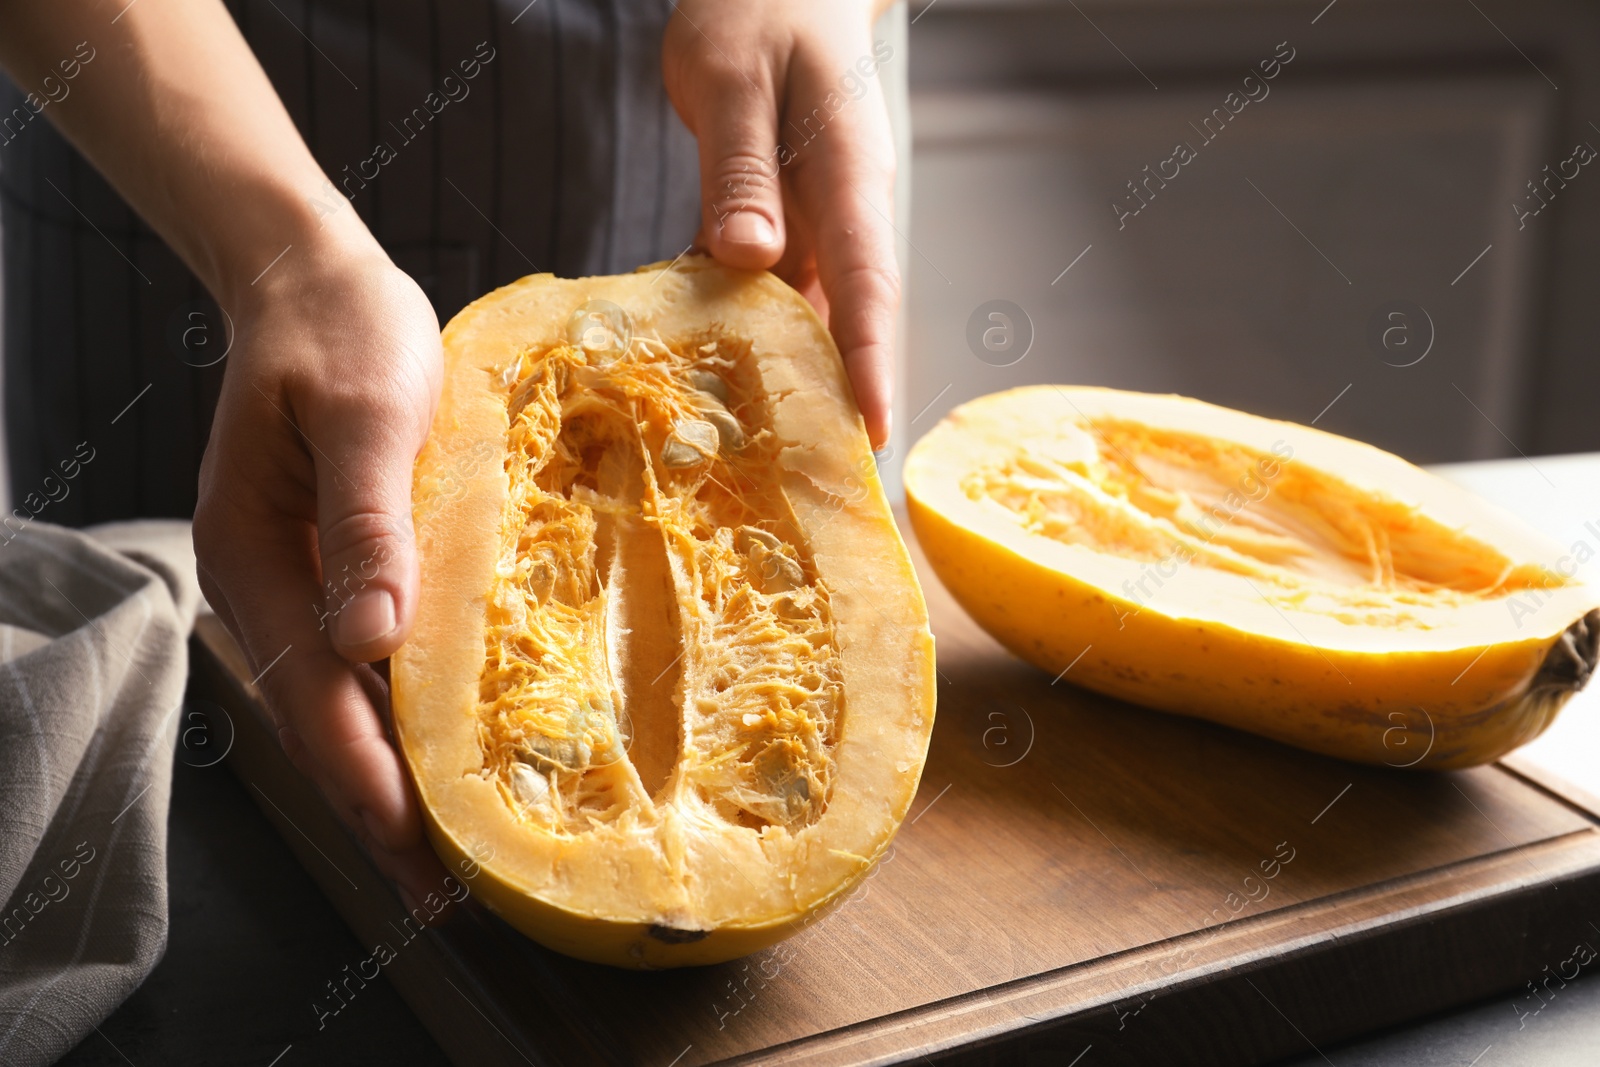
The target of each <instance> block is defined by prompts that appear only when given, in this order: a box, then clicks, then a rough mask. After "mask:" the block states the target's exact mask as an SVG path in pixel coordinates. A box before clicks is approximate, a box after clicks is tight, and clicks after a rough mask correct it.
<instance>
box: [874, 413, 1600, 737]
mask: <svg viewBox="0 0 1600 1067" xmlns="http://www.w3.org/2000/svg"><path fill="white" fill-rule="evenodd" d="M905 478H906V491H907V494H908V497H909V504H910V511H911V518H912V523H913V526H914V527H915V529H916V532H917V538H918V540H919V541H920V542H921V543H922V546H923V548H924V549H925V551H926V552H927V556H928V560H929V562H930V563H932V565H933V568H934V570H935V572H936V573H937V574H938V575H939V577H940V579H941V580H942V581H943V582H944V584H945V585H946V586H947V587H948V588H949V589H950V591H951V593H952V594H953V595H954V596H955V597H956V599H957V600H958V601H960V602H961V604H962V605H963V606H964V607H965V608H966V609H967V611H968V612H969V613H970V614H971V615H972V616H973V618H975V619H976V620H977V621H978V622H979V623H980V624H981V625H982V626H983V627H985V628H986V629H987V630H988V631H989V632H990V633H991V634H993V635H994V636H995V637H996V638H998V639H999V640H1000V641H1001V642H1002V643H1003V644H1005V645H1006V646H1007V647H1008V648H1010V649H1011V650H1012V651H1014V652H1015V653H1017V655H1019V656H1021V657H1023V658H1024V659H1027V660H1029V661H1031V662H1033V663H1035V664H1037V665H1038V666H1040V667H1042V668H1044V669H1045V670H1047V671H1049V672H1051V673H1052V674H1058V673H1059V674H1061V675H1062V676H1063V677H1064V678H1065V679H1066V680H1067V681H1070V682H1075V683H1077V684H1079V685H1082V686H1085V687H1087V688H1090V689H1095V690H1098V691H1100V692H1102V693H1107V694H1110V695H1112V696H1116V697H1120V698H1123V699H1126V700H1130V701H1134V702H1136V703H1139V704H1144V705H1148V706H1150V707H1154V708H1160V709H1163V710H1166V711H1171V712H1177V713H1180V714H1185V715H1194V716H1198V717H1201V718H1206V719H1210V720H1213V721H1215V722H1219V723H1223V724H1226V725H1229V726H1234V727H1239V728H1241V729H1245V730H1250V731H1253V732H1255V733H1259V734H1264V735H1266V736H1268V737H1273V738H1276V739H1278V740H1280V741H1286V742H1288V743H1290V744H1294V745H1299V746H1301V747H1303V748H1307V749H1311V750H1313V751H1317V752H1323V753H1327V754H1329V755H1335V756H1341V757H1344V758H1347V759H1352V760H1360V761H1363V762H1368V763H1381V764H1388V765H1390V766H1396V767H1400V766H1417V767H1460V766H1467V765H1471V764H1476V763H1483V762H1487V761H1489V760H1492V759H1495V758H1496V757H1498V756H1500V755H1503V754H1504V753H1506V752H1508V751H1510V750H1511V749H1513V748H1515V747H1516V746H1518V745H1520V744H1523V743H1524V742H1526V741H1529V740H1531V739H1532V738H1533V737H1535V736H1537V735H1538V734H1539V733H1540V732H1541V731H1542V730H1544V728H1545V727H1546V726H1548V725H1549V723H1550V721H1551V719H1552V718H1553V717H1554V716H1555V714H1556V712H1557V711H1558V710H1559V709H1560V707H1561V705H1562V704H1563V703H1564V702H1565V701H1566V699H1567V698H1568V697H1569V696H1570V695H1571V694H1572V693H1573V692H1574V691H1575V690H1576V689H1578V688H1579V687H1581V686H1582V685H1583V684H1584V682H1585V681H1587V679H1588V677H1589V675H1590V674H1591V672H1592V671H1593V668H1594V664H1595V658H1596V641H1597V639H1600V614H1597V613H1596V612H1595V611H1594V609H1595V605H1596V603H1597V600H1596V594H1595V590H1594V589H1593V588H1590V587H1586V586H1585V585H1583V584H1582V583H1580V582H1579V581H1578V580H1577V579H1576V578H1575V577H1574V574H1575V571H1576V562H1581V559H1580V560H1577V561H1576V562H1575V561H1574V556H1573V554H1570V553H1563V551H1562V550H1561V549H1560V548H1557V547H1556V546H1554V545H1552V544H1549V543H1547V542H1546V541H1545V540H1544V539H1543V538H1541V537H1539V536H1538V535H1536V534H1534V533H1533V532H1532V531H1530V530H1528V529H1526V528H1525V527H1523V526H1522V524H1521V523H1520V522H1518V521H1517V520H1516V519H1514V518H1512V517H1511V516H1510V515H1507V514H1505V513H1503V512H1501V511H1500V510H1498V509H1497V508H1494V507H1493V506H1491V505H1489V504H1488V503H1486V502H1484V501H1482V500H1479V499H1478V498H1476V497H1474V496H1472V495H1471V494H1469V493H1467V492H1466V491H1464V490H1462V489H1460V488H1457V487H1456V486H1454V485H1451V484H1450V483H1448V482H1446V481H1444V480H1443V479H1441V478H1438V477H1436V476H1434V475H1432V474H1429V473H1427V472H1425V471H1422V470H1420V469H1418V468H1416V467H1413V466H1412V465H1411V464H1409V463H1406V462H1405V461H1404V460H1401V459H1399V458H1398V457H1396V456H1393V455H1390V454H1389V453H1386V452H1382V451H1379V450H1378V449H1376V448H1372V447H1370V446H1368V445H1364V444H1361V443H1359V442H1356V441H1351V440H1349V439H1346V438H1342V437H1338V436H1335V435H1333V434H1329V433H1324V432H1322V431H1320V430H1315V429H1311V428H1310V427H1306V426H1298V425H1295V424H1293V423H1286V422H1276V421H1273V420H1270V419H1263V418H1258V417H1256V416H1253V415H1247V414H1244V413H1243V412H1238V411H1231V410H1229V409H1227V408H1221V407H1216V406H1213V405H1211V404H1205V403H1201V402H1199V401H1195V400H1189V399H1185V398H1183V397H1176V396H1150V395H1145V394H1140V393H1127V392H1119V391H1116V390H1111V389H1088V388H1068V387H1058V386H1037V387H1031V388H1025V389H1017V390H1013V391H1010V392H1005V393H997V394H994V395H992V396H986V397H982V398H980V399H978V400H974V401H972V402H971V403H968V404H965V405H963V406H962V407H959V408H957V409H956V410H955V411H953V412H951V414H950V415H949V416H948V417H947V418H946V419H945V420H944V421H943V422H942V423H941V424H940V425H939V426H937V427H935V428H934V429H933V430H932V431H931V432H929V433H928V434H927V436H925V437H924V438H923V439H922V440H921V441H919V442H918V443H917V445H916V447H915V448H914V449H912V452H911V454H910V456H909V457H908V459H907V463H906V474H905Z"/></svg>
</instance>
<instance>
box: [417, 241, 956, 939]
mask: <svg viewBox="0 0 1600 1067" xmlns="http://www.w3.org/2000/svg"><path fill="white" fill-rule="evenodd" d="M618 338H622V340H618ZM443 342H444V349H445V379H444V385H443V390H442V393H441V398H440V403H439V409H438V413H437V415H436V416H435V419H434V424H433V429H432V433H431V435H430V437H429V440H428V442H427V444H426V445H425V447H424V449H423V451H422V453H421V454H420V455H419V457H418V459H417V465H416V474H415V484H414V491H413V512H414V521H415V526H416V534H417V542H418V550H419V555H420V558H421V572H422V573H421V583H420V590H419V601H418V607H417V619H416V623H415V625H414V627H413V629H412V632H411V636H410V638H409V639H408V641H407V643H406V645H405V646H404V647H403V648H402V649H401V650H400V651H399V653H398V654H397V655H396V656H395V657H394V659H393V661H392V665H391V679H392V685H393V707H394V727H395V734H396V738H397V741H398V743H399V747H400V749H401V752H402V754H403V755H404V757H405V760H406V763H407V765H408V767H409V769H410V771H411V775H412V779H413V781H414V783H415V785H416V789H417V793H418V796H419V799H420V801H421V806H422V810H423V815H424V822H425V825H426V827H427V830H428V834H429V837H430V840H431V841H432V843H433V845H434V848H435V850H436V851H437V852H438V853H439V855H440V857H441V859H442V860H443V861H444V862H445V864H446V865H447V867H448V868H449V869H450V870H451V872H452V873H453V874H455V875H456V876H457V877H458V878H459V879H461V880H462V881H463V882H464V883H465V884H466V885H467V887H468V888H469V890H470V891H471V892H472V893H473V894H474V895H476V896H477V897H478V898H479V899H481V900H482V901H483V902H484V903H486V904H487V905H488V906H489V907H491V908H492V909H493V910H494V911H496V912H497V913H498V914H499V915H501V916H502V917H503V918H505V919H506V920H507V921H508V922H509V923H510V924H511V925H512V926H514V927H516V928H517V929H519V930H521V931H522V932H523V933H525V934H527V935H528V936H530V937H532V938H534V939H536V940H537V941H539V942H541V943H543V944H544V945H546V946H548V947H550V948H552V949H555V950H556V951H559V952H563V953H566V954H568V955H571V956H575V957H578V958H581V959H585V960H591V961H594V962H598V963H605V964H610V965H613V966H619V967H628V968H644V969H649V968H661V967H677V966H685V965H696V964H710V963H717V962H721V961H725V960H728V959H732V958H735V957H738V956H742V955H746V954H748V953H750V952H754V951H756V950H758V949H760V948H763V947H765V946H767V945H770V944H772V943H774V942H776V941H778V940H780V939H781V938H783V937H786V936H788V935H790V934H793V933H796V932H798V931H799V930H801V929H803V928H804V926H805V925H806V924H807V923H809V922H810V921H812V920H814V919H815V918H816V917H817V916H819V915H820V914H822V913H824V912H825V911H826V910H827V909H828V908H830V907H832V906H833V905H835V904H836V903H837V902H838V901H840V900H842V899H844V897H845V896H846V895H847V894H848V892H849V890H850V889H851V888H852V887H853V886H855V885H856V884H857V883H858V882H859V881H860V879H861V878H862V877H864V876H865V875H866V873H867V872H868V871H869V870H870V869H871V868H872V865H873V864H874V863H875V862H877V860H878V859H879V858H880V857H881V856H882V855H883V854H884V853H885V851H886V850H887V849H888V847H889V844H890V842H891V840H892V838H893V836H894V834H895V832H896V831H897V829H898V828H899V825H900V823H901V821H902V820H903V819H904V817H905V815H906V812H907V810H908V809H909V807H910V804H911V801H912V798H913V796H914V795H915V793H916V788H917V783H918V780H919V778H920V775H921V771H922V766H923V761H924V759H925V758H926V754H927V746H928V739H929V735H930V733H931V730H932V728H933V718H934V663H933V639H932V635H931V634H930V633H929V630H928V620H927V610H926V607H925V605H924V603H923V600H922V593H921V589H920V588H919V587H918V585H917V579H916V575H915V572H914V571H913V569H912V566H911V562H910V559H909V557H908V555H907V553H906V550H905V545H904V543H903V542H902V541H901V539H900V535H899V532H898V530H897V529H896V527H895V524H894V520H893V517H892V515H891V513H890V511H889V506H888V503H887V500H886V499H885V497H884V494H883V489H882V486H881V484H880V483H879V481H878V476H877V469H876V465H875V462H874V460H873V457H872V454H871V451H870V449H869V447H868V444H867V439H866V434H865V431H864V428H863V426H862V423H861V418H860V415H859V413H858V412H857V410H856V408H855V404H854V401H853V399H852V394H851V392H850V386H849V382H848V379H847V377H846V375H845V372H844V368H843V365H842V362H841V360H840V358H839V355H838V352H837V350H836V349H835V348H834V346H833V343H832V340H831V338H830V337H829V335H828V332H827V330H826V328H825V327H824V325H823V324H822V322H821V321H820V320H819V319H818V318H817V316H816V314H815V313H814V312H813V311H812V309H811V307H810V306H809V305H808V304H807V303H806V302H805V300H804V299H803V298H801V297H800V296H799V294H797V293H795V292H794V291H793V290H792V289H790V288H789V287H788V286H786V285H784V284H783V283H782V282H780V281H779V280H778V279H776V278H774V277H772V276H771V275H768V274H765V273H760V272H754V273H752V272H741V271H733V270H729V269H726V268H722V267H719V266H716V265H715V264H713V263H712V262H711V261H710V260H707V259H704V258H702V257H685V258H684V259H682V260H680V261H678V262H677V263H676V264H674V265H665V266H664V265H657V266H655V267H648V268H644V269H642V270H641V271H639V272H636V273H634V274H629V275H620V276H616V277H606V278H584V279H573V280H564V279H557V278H554V277H552V276H549V275H539V276H535V277H530V278H524V279H522V280H521V281H518V282H516V283H513V284H512V285H509V286H507V287H505V288H502V289H500V290H497V291H495V292H493V293H490V294H488V295H487V296H485V297H483V298H482V299H480V300H478V301H476V302H474V303H473V304H472V305H471V306H469V307H468V308H466V309H465V310H464V311H462V312H461V313H460V314H459V315H458V316H456V318H455V319H453V320H452V321H451V323H450V324H449V325H448V326H447V327H446V329H445V331H444V335H443Z"/></svg>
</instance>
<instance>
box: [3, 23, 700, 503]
mask: <svg viewBox="0 0 1600 1067" xmlns="http://www.w3.org/2000/svg"><path fill="white" fill-rule="evenodd" d="M228 6H229V10H230V11H231V12H232V14H233V16H234V19H235V21H236V22H237V23H238V25H239V28H240V30H241V31H242V32H243V34H244V36H245V38H246V40H248V41H249V43H250V46H251V48H252V49H254V51H255V53H256V55H257V57H258V58H259V59H260V61H261V63H262V66H263V67H265V68H266V71H267V74H268V76H269V77H270V78H271V80H272V83H273V85H274V86H275V87H276V89H277V91H278V93H279V95H280V96H281V97H282V99H283V102H284V105H285V106H286V107H287V108H288V111H289V114H290V116H291V117H292V118H293V119H294V121H295V124H296V125H297V126H298V127H299V129H300V132H301V135H302V136H303V137H304V138H305V140H306V143H307V144H308V145H309V146H310V147H311V151H312V153H313V154H314V155H315V156H316V158H317V161H318V162H319V163H320V164H321V166H322V168H323V170H324V171H325V172H326V173H327V175H328V177H329V180H330V182H331V183H332V185H331V186H330V187H329V188H328V189H326V190H325V191H324V194H323V195H324V197H325V200H324V202H325V203H326V205H327V206H328V209H330V210H331V209H334V208H336V207H339V206H340V205H339V201H338V199H337V197H338V196H339V195H344V196H347V197H350V199H349V200H347V201H346V203H349V204H353V206H354V207H355V209H356V210H357V211H359V212H360V214H361V216H362V218H363V219H364V220H365V221H366V223H367V225H368V227H369V228H370V229H371V230H372V232H373V233H374V234H375V235H376V236H377V238H378V240H379V241H380V242H382V244H383V246H384V247H385V248H386V249H387V250H388V252H389V254H390V256H391V257H393V259H394V261H395V262H396V264H398V265H399V266H400V267H401V268H402V269H403V270H405V271H406V272H408V273H409V274H411V276H412V277H414V278H415V279H416V280H417V282H418V283H419V284H420V285H421V287H422V288H423V290H424V291H425V292H426V293H427V294H428V297H429V299H430V300H432V302H433V306H434V309H435V311H437V313H438V315H439V319H440V322H441V323H442V322H444V321H446V320H448V319H449V318H450V316H452V315H453V314H455V312H456V311H458V310H460V309H461V308H462V307H463V306H465V305H466V304H467V303H468V302H470V301H471V300H472V299H473V298H475V297H476V296H478V295H479V294H481V293H484V292H487V291H488V290H489V289H491V288H494V287H496V286H499V285H504V284H506V283H507V282H510V281H513V280H515V279H516V278H519V277H522V276H523V275H527V274H533V273H539V272H545V271H548V272H552V273H555V274H557V275H562V276H566V277H577V276H582V275H587V274H610V273H618V272H621V271H627V270H631V269H633V268H634V267H636V266H639V265H641V264H644V263H650V262H654V261H657V260H663V259H672V258H674V257H675V256H677V255H678V254H679V253H681V252H682V251H684V249H685V248H687V247H688V245H689V243H690V241H691V240H692V239H693V237H694V233H695V230H696V229H697V227H698V223H699V185H698V182H699V174H698V164H697V159H696V149H695V143H694V139H693V137H692V136H691V135H690V133H689V132H688V130H687V129H686V128H685V127H684V126H683V124H682V123H681V122H680V121H679V119H678V117H677V114H676V112H675V111H674V110H673V108H672V105H671V103H670V102H669V101H668V99H667V97H666V93H665V91H664V90H663V88H662V84H661V63H660V48H661V35H662V32H663V29H664V27H665V25H666V21H667V17H668V16H669V14H670V13H671V5H670V3H669V2H668V0H532V2H531V3H530V2H529V0H506V2H500V0H476V2H472V0H381V2H380V0H300V2H295V0H288V2H282V0H230V3H229V5H228ZM92 69H93V67H92V63H91V64H90V65H89V66H88V67H87V68H86V71H85V72H86V73H87V72H89V71H92ZM21 102H22V95H21V94H20V93H19V92H17V91H16V89H15V88H14V87H12V86H10V85H9V84H8V85H5V86H4V90H3V93H0V115H9V114H11V113H12V111H13V109H14V108H16V107H18V106H20V105H21ZM45 115H46V116H47V115H48V111H46V112H45ZM7 138H8V140H7V142H6V143H4V144H3V145H0V232H3V239H4V252H3V254H4V301H5V303H4V368H5V433H6V445H7V450H8V461H9V468H10V475H11V495H12V500H13V506H14V508H15V509H20V510H19V511H18V512H17V514H18V515H19V517H20V516H21V515H26V516H27V517H28V518H29V519H31V518H33V517H38V518H41V519H45V520H47V521H50V522H55V523H61V524H65V525H73V526H77V525H84V524H88V523H95V522H106V521H111V520H117V519H125V518H132V517H144V516H176V517H186V516H189V515H191V514H192V513H193V510H194V504H195V491H196V480H197V477H198V472H199V467H200V458H201V455H202V454H203V452H204V450H205V443H206V439H207V436H208V434H209V433H210V426H211V412H212V409H213V407H214V405H215V403H216V399H217V394H218V391H219V389H220V385H221V380H222V372H223V370H224V368H225V366H226V363H227V360H226V358H225V357H223V353H224V352H225V351H226V347H227V332H228V326H227V323H226V322H225V320H224V319H223V318H222V316H221V314H220V313H219V312H218V310H217V308H216V305H215V304H214V303H212V302H211V301H210V300H209V299H208V298H207V296H206V293H205V290H204V288H203V287H202V286H201V285H200V284H199V282H198V281H197V280H196V279H195V278H194V276H193V275H192V274H190V272H189V271H188V269H187V268H185V267H184V266H183V264H182V263H181V262H180V261H179V260H178V259H177V257H176V256H174V255H173V254H172V252H171V251H169V250H168V249H167V247H166V246H165V245H164V244H163V243H162V241H161V239H160V238H159V237H158V236H156V235H155V234H154V233H153V232H152V231H151V230H150V229H149V228H148V227H147V226H145V225H144V223H143V222H141V221H140V220H139V219H138V217H137V216H135V215H134V214H133V212H132V211H130V210H129V209H128V208H127V206H126V205H124V204H123V203H122V201H121V199H120V198H119V197H118V196H117V195H116V193H115V192H114V191H113V190H112V189H111V188H110V187H109V186H108V185H107V184H106V183H105V182H104V181H103V180H102V179H101V178H100V177H99V175H98V174H97V173H96V172H95V171H94V169H93V168H92V167H90V166H89V165H88V164H87V163H86V162H85V161H84V160H83V159H82V157H81V156H79V155H78V153H77V152H76V150H74V149H73V148H72V147H71V146H70V145H69V144H67V142H66V141H65V140H64V139H63V138H62V137H61V136H60V135H59V134H57V133H56V131H55V130H54V129H53V128H52V127H51V126H50V124H49V123H48V122H44V121H38V120H35V121H31V122H29V123H28V124H27V125H26V126H25V127H24V128H21V129H20V130H7ZM241 210H248V205H241ZM90 451H92V452H93V454H94V456H95V459H94V460H93V462H92V463H91V464H81V463H79V462H78V461H77V459H75V457H78V456H81V455H83V454H86V453H87V452H90ZM67 465H70V468H71V469H73V470H74V472H75V473H74V477H73V478H71V479H66V478H64V477H63V472H64V471H65V470H67V469H69V468H68V466H67Z"/></svg>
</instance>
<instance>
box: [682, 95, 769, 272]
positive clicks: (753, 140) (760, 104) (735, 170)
mask: <svg viewBox="0 0 1600 1067" xmlns="http://www.w3.org/2000/svg"><path fill="white" fill-rule="evenodd" d="M712 89H713V91H711V92H708V93H705V94H702V95H701V100H702V101H703V104H702V107H701V109H700V114H698V115H696V116H695V118H696V120H697V121H696V122H695V123H694V124H693V127H694V130H695V136H696V138H697V139H698V142H699V146H700V213H701V226H702V230H701V233H702V235H703V240H702V243H703V244H704V245H705V246H706V248H707V250H709V251H710V253H711V254H712V255H713V256H714V257H716V259H717V260H718V261H719V262H721V263H725V264H727V265H728V266H730V267H741V268H744V269H747V270H765V269H767V268H769V267H771V266H773V265H774V264H775V263H777V262H778V260H779V258H780V257H781V256H782V255H783V244H784V232H783V193H782V188H781V184H780V182H779V177H778V172H779V169H780V167H779V159H780V157H779V153H778V129H777V126H778V109H777V102H776V99H775V97H774V95H773V91H772V90H771V88H770V87H769V88H767V89H761V88H760V87H759V86H758V84H756V83H753V82H752V81H751V80H750V78H749V76H748V75H746V74H745V73H744V72H743V71H730V72H727V73H726V75H725V76H724V77H721V78H716V79H712Z"/></svg>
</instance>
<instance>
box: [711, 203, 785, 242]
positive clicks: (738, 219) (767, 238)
mask: <svg viewBox="0 0 1600 1067" xmlns="http://www.w3.org/2000/svg"><path fill="white" fill-rule="evenodd" d="M777 236H778V233H777V231H776V230H774V229H773V228H772V223H770V222H768V221H767V220H766V219H765V218H764V217H763V216H761V215H758V214H756V213H755V212H754V211H735V212H734V213H733V214H731V215H729V216H728V217H727V218H725V219H723V220H722V239H723V240H724V241H726V242H728V243H729V244H732V245H770V244H771V243H772V242H773V241H774V240H775V239H776V238H777Z"/></svg>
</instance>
